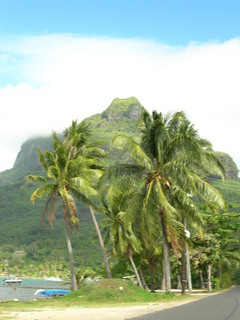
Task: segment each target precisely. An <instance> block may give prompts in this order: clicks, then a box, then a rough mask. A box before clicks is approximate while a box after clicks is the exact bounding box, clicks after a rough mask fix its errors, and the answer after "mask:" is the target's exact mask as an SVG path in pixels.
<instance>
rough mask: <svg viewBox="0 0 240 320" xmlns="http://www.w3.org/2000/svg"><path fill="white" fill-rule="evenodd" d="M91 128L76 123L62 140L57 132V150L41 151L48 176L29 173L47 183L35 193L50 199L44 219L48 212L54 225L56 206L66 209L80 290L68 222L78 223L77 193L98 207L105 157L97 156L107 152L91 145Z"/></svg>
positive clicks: (71, 223) (32, 179) (54, 143)
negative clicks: (102, 166) (97, 186)
mask: <svg viewBox="0 0 240 320" xmlns="http://www.w3.org/2000/svg"><path fill="white" fill-rule="evenodd" d="M88 135H89V131H88V126H86V125H85V123H84V122H82V123H80V124H79V125H78V124H77V122H74V121H73V122H72V127H70V128H69V129H67V130H65V132H64V137H65V139H64V140H63V141H61V140H60V139H59V138H58V136H57V134H56V133H53V135H52V140H53V151H52V152H50V151H45V152H41V151H40V150H38V151H37V152H38V158H39V161H40V163H41V165H42V167H43V169H44V170H45V172H46V174H47V177H42V176H34V175H29V176H27V179H28V180H29V181H34V182H40V183H43V186H41V187H39V188H38V189H37V190H35V191H34V193H33V194H32V196H31V201H32V202H33V203H34V201H35V198H42V197H44V196H46V198H47V201H46V204H45V206H44V210H43V213H42V222H43V220H44V217H45V214H46V213H47V212H48V220H49V223H50V225H51V226H53V221H54V218H55V214H56V210H55V208H56V207H55V205H56V202H57V201H58V200H61V203H62V208H63V218H64V219H63V221H64V229H65V236H66V241H67V248H68V253H69V262H70V269H71V280H72V287H73V290H77V283H76V276H75V272H74V260H73V254H72V246H71V241H70V238H69V234H68V230H67V225H68V226H69V227H70V228H71V229H73V228H74V227H75V228H77V226H78V219H77V215H76V205H75V202H74V198H73V195H75V196H77V197H78V199H80V200H81V201H82V202H83V203H84V204H86V205H88V206H91V207H92V208H93V209H96V210H97V209H98V207H97V206H96V205H95V204H94V202H93V200H94V199H96V198H97V197H98V192H97V191H96V188H95V185H94V182H96V181H98V179H99V178H100V177H101V176H102V174H103V170H101V169H100V165H101V160H100V159H97V157H95V158H94V157H93V155H97V154H98V155H99V154H102V153H103V152H104V151H103V150H100V149H99V148H94V146H93V143H92V144H89V145H87V144H86V142H87V139H88Z"/></svg>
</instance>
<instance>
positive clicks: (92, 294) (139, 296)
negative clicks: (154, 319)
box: [64, 279, 174, 305]
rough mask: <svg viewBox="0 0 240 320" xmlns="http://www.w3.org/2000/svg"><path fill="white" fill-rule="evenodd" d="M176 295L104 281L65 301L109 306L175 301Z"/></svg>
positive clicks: (130, 284)
mask: <svg viewBox="0 0 240 320" xmlns="http://www.w3.org/2000/svg"><path fill="white" fill-rule="evenodd" d="M173 298H174V294H172V293H171V294H170V295H161V294H153V293H149V292H147V291H145V290H143V289H141V288H140V287H138V286H136V285H134V284H132V283H131V282H129V281H123V280H119V279H111V280H106V279H103V280H101V281H99V282H97V283H94V284H92V285H88V286H84V287H82V288H80V289H79V290H77V291H76V292H75V293H71V294H70V295H68V296H66V297H64V300H65V301H67V300H69V301H71V303H72V302H73V303H77V304H80V305H85V304H89V303H91V304H92V305H100V304H104V305H108V304H113V303H118V304H121V303H133V302H138V303H139V302H142V303H144V302H153V301H156V302H157V301H161V300H163V299H173Z"/></svg>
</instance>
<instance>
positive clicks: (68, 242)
mask: <svg viewBox="0 0 240 320" xmlns="http://www.w3.org/2000/svg"><path fill="white" fill-rule="evenodd" d="M63 210H64V214H63V221H64V230H65V237H66V243H67V249H68V256H69V263H70V272H71V281H72V289H73V291H76V290H77V280H76V275H75V271H74V260H73V252H72V244H71V240H70V238H69V234H68V230H67V223H66V218H65V216H66V208H65V205H64V204H63Z"/></svg>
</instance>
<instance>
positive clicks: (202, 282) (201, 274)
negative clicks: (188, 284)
mask: <svg viewBox="0 0 240 320" xmlns="http://www.w3.org/2000/svg"><path fill="white" fill-rule="evenodd" d="M199 275H200V282H201V289H205V285H204V279H203V272H202V270H201V269H200V270H199Z"/></svg>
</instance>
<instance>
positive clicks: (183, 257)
mask: <svg viewBox="0 0 240 320" xmlns="http://www.w3.org/2000/svg"><path fill="white" fill-rule="evenodd" d="M181 262H182V266H181V282H182V292H181V294H182V295H185V294H186V254H185V242H184V243H183V249H182V258H181Z"/></svg>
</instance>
